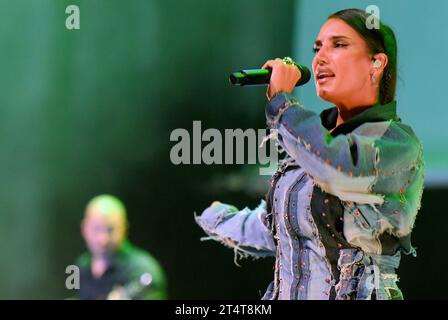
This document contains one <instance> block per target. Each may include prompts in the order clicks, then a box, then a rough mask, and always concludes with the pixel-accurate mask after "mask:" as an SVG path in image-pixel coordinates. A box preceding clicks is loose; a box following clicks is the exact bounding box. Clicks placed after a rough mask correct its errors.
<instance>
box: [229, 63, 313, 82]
mask: <svg viewBox="0 0 448 320" xmlns="http://www.w3.org/2000/svg"><path fill="white" fill-rule="evenodd" d="M295 66H296V67H297V68H299V70H300V73H301V74H302V76H301V77H300V79H299V81H297V83H296V87H297V86H301V85H304V84H305V83H307V82H308V81H309V80H310V78H311V73H310V70H309V69H308V68H307V67H305V66H303V65H301V64H298V63H295ZM270 79H271V68H268V69H247V70H241V71H238V72H234V73H232V74H231V75H230V76H229V81H230V83H231V84H234V85H238V86H257V85H266V84H269V80H270Z"/></svg>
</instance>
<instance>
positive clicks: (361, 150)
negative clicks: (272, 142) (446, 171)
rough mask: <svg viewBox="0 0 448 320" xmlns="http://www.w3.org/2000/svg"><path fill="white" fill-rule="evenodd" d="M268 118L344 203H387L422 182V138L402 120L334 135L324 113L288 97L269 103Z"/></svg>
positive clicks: (291, 152) (307, 168) (282, 141)
mask: <svg viewBox="0 0 448 320" xmlns="http://www.w3.org/2000/svg"><path fill="white" fill-rule="evenodd" d="M266 117H267V123H268V126H269V127H270V128H271V129H274V130H277V133H278V136H279V143H280V145H281V146H282V147H283V149H284V150H285V151H286V152H287V153H288V154H289V155H290V156H291V157H292V158H294V159H295V160H296V161H297V163H298V164H299V165H300V166H301V167H302V168H303V169H304V170H305V171H306V172H307V173H308V174H309V175H310V176H312V177H313V180H314V181H315V182H316V183H317V184H318V185H319V186H320V187H321V188H322V189H323V190H324V191H326V192H328V193H331V194H333V195H336V196H337V197H339V198H340V199H341V200H345V201H353V202H357V203H361V204H375V205H376V204H383V202H384V197H385V194H387V193H391V192H392V193H396V192H400V190H401V192H402V193H403V190H402V188H403V186H404V185H406V184H407V183H408V181H412V180H414V178H416V177H415V171H418V170H413V168H417V169H418V168H419V167H420V166H421V165H422V156H421V149H422V148H421V145H420V142H419V140H418V139H417V138H416V137H415V136H414V135H413V132H411V130H410V128H409V127H406V126H405V125H401V124H400V123H397V122H396V121H392V120H390V121H382V122H371V123H369V122H367V123H364V124H362V125H360V126H359V127H358V128H356V129H355V130H353V131H352V132H350V133H349V134H339V135H337V136H335V137H333V136H332V135H331V134H330V132H329V131H328V130H327V129H326V128H325V127H324V126H323V125H322V122H321V118H320V116H319V115H318V114H316V113H315V112H312V111H309V110H306V109H305V108H303V107H302V106H301V105H300V104H299V103H298V101H296V100H295V99H294V98H293V96H291V95H290V94H287V93H279V94H277V95H276V96H275V97H274V98H273V99H272V100H271V101H270V102H269V103H268V104H267V107H266ZM397 172H399V173H400V174H396V173H397ZM391 177H392V178H393V179H389V178H391ZM391 180H392V181H393V183H391ZM378 182H379V183H378ZM375 186H376V188H374V187H375ZM392 189H394V190H392Z"/></svg>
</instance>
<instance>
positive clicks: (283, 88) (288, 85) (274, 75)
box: [262, 58, 302, 100]
mask: <svg viewBox="0 0 448 320" xmlns="http://www.w3.org/2000/svg"><path fill="white" fill-rule="evenodd" d="M262 68H263V69H267V68H271V69H272V71H271V79H270V81H269V85H268V88H267V91H266V97H267V98H268V100H271V98H272V97H273V96H274V95H275V94H277V93H279V92H287V93H291V92H292V90H293V89H294V87H295V86H296V83H297V81H299V79H300V77H301V76H302V74H301V73H300V70H299V68H297V67H296V66H294V65H290V64H286V63H284V62H283V60H282V59H280V58H277V59H275V60H268V61H266V63H265V64H264V65H263V67H262Z"/></svg>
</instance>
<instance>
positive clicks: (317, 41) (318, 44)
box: [314, 36, 350, 46]
mask: <svg viewBox="0 0 448 320" xmlns="http://www.w3.org/2000/svg"><path fill="white" fill-rule="evenodd" d="M339 39H350V38H349V37H347V36H332V37H330V40H333V41H334V40H339ZM314 45H315V46H321V45H322V40H319V39H318V40H316V41H314Z"/></svg>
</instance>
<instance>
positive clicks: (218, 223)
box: [196, 93, 424, 300]
mask: <svg viewBox="0 0 448 320" xmlns="http://www.w3.org/2000/svg"><path fill="white" fill-rule="evenodd" d="M337 115H338V112H337V109H336V107H333V108H329V109H326V110H324V111H323V112H321V114H320V115H318V114H316V113H314V112H312V111H309V110H306V109H305V108H304V107H303V106H301V105H300V104H299V103H298V101H296V100H295V99H294V98H293V97H292V96H291V95H289V94H287V93H280V94H277V95H276V96H275V97H274V98H273V99H272V100H271V101H270V102H269V103H268V104H267V107H266V117H267V123H268V126H269V128H271V129H272V130H275V132H277V138H278V143H279V145H280V146H281V147H282V148H283V149H284V150H285V151H286V158H285V159H284V161H283V162H282V164H281V166H280V167H279V169H278V171H277V172H276V173H275V174H274V175H273V177H272V178H271V188H270V190H269V192H268V194H267V197H266V201H265V200H262V201H261V203H260V205H259V206H258V207H257V208H255V209H253V210H251V209H249V208H244V209H243V210H238V209H237V208H235V207H233V206H231V205H227V204H223V203H217V204H216V203H215V204H214V205H212V206H210V207H209V208H207V209H206V210H205V211H204V212H203V213H202V215H201V216H198V217H196V221H197V223H198V224H199V225H200V226H201V227H202V228H203V230H204V231H205V232H206V233H207V234H208V235H209V236H210V237H209V238H211V239H214V240H218V241H220V242H222V243H223V244H225V245H227V246H229V247H231V248H233V249H234V250H235V253H236V254H239V255H241V256H252V257H266V256H274V257H275V272H274V280H273V281H272V282H271V283H270V284H269V286H268V288H267V291H266V293H265V294H264V296H263V297H262V298H263V299H299V300H302V299H341V300H346V299H402V298H403V296H402V293H401V291H400V289H399V288H398V286H397V283H396V282H397V281H398V277H397V275H396V269H397V268H398V266H399V263H400V256H401V253H405V254H413V255H416V252H415V249H414V248H413V246H412V245H411V237H410V235H411V231H412V228H413V226H414V221H415V218H416V215H417V212H418V210H419V208H420V202H421V196H422V192H423V176H424V162H423V155H422V145H421V143H420V141H419V139H418V138H417V137H416V136H415V134H414V132H413V131H412V129H411V128H410V127H409V126H407V125H405V124H403V123H402V122H401V119H400V118H398V117H397V115H396V103H395V102H391V103H389V104H386V105H380V104H377V105H374V106H372V107H371V108H369V109H366V110H364V111H363V112H362V113H360V114H358V115H357V116H355V117H353V118H351V119H350V120H349V121H346V122H345V123H343V124H341V125H339V126H338V127H337V128H335V129H334V130H332V131H331V133H330V132H329V130H330V129H332V128H334V127H335V124H336V119H337Z"/></svg>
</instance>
